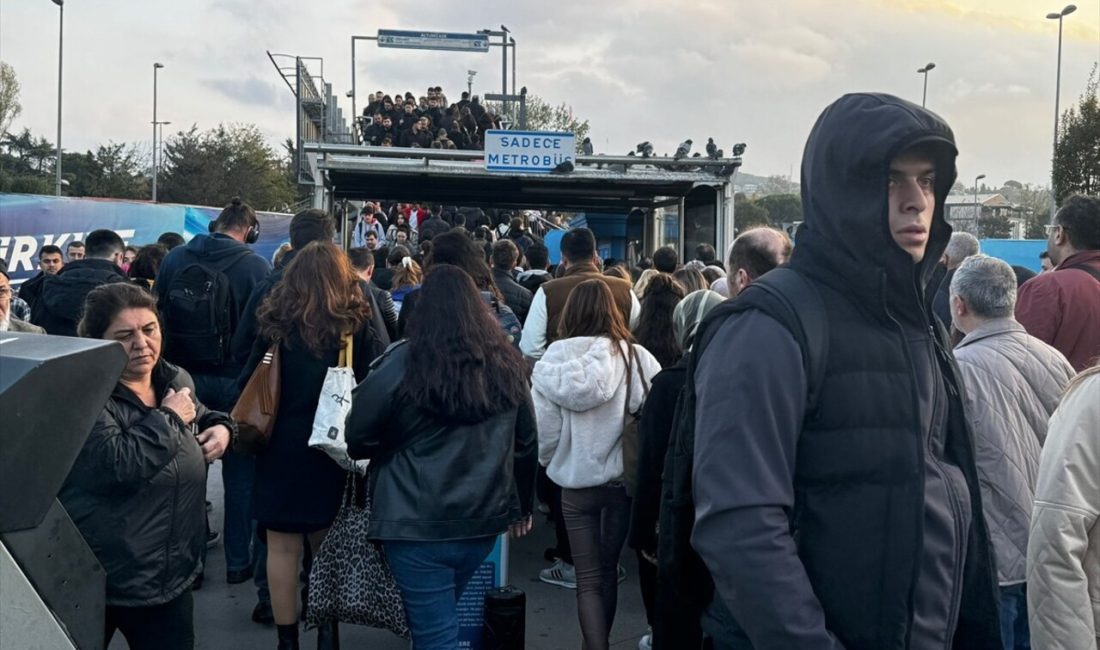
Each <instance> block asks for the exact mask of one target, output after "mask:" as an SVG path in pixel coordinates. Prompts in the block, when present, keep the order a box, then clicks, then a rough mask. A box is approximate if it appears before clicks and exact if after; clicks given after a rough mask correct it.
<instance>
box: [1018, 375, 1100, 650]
mask: <svg viewBox="0 0 1100 650" xmlns="http://www.w3.org/2000/svg"><path fill="white" fill-rule="evenodd" d="M1027 583H1028V585H1027V589H1028V594H1027V596H1028V603H1027V605H1028V615H1029V620H1030V623H1031V644H1032V647H1034V648H1036V649H1037V650H1051V649H1056V650H1096V649H1097V648H1100V636H1098V634H1100V373H1098V374H1093V375H1092V376H1090V377H1088V378H1087V379H1085V380H1084V381H1083V382H1082V383H1080V384H1078V385H1077V386H1075V387H1074V388H1073V389H1071V391H1070V392H1069V394H1067V395H1066V396H1065V398H1064V399H1063V400H1062V404H1061V406H1059V407H1058V410H1057V411H1055V413H1054V416H1053V417H1051V419H1050V428H1049V430H1048V432H1047V440H1046V445H1045V446H1044V447H1043V454H1042V458H1041V460H1040V462H1039V483H1038V485H1037V487H1036V489H1035V511H1034V513H1033V515H1032V519H1031V536H1030V538H1029V540H1028V553H1027Z"/></svg>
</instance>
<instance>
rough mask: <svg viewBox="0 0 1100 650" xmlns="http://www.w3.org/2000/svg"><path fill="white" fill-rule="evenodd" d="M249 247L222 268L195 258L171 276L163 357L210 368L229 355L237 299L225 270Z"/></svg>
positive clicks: (175, 362) (165, 314)
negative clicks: (202, 262) (196, 260)
mask: <svg viewBox="0 0 1100 650" xmlns="http://www.w3.org/2000/svg"><path fill="white" fill-rule="evenodd" d="M250 253H251V251H247V250H245V251H241V254H240V255H238V256H236V257H234V258H232V259H231V260H230V261H229V262H228V263H227V264H225V265H224V266H222V268H216V267H214V266H211V265H210V264H199V263H197V262H195V263H191V264H188V265H187V266H185V267H183V268H182V269H181V270H180V271H179V272H177V273H176V274H175V275H174V276H173V277H172V279H171V281H170V283H169V285H168V289H167V291H166V292H165V301H164V304H165V308H164V314H163V316H164V320H165V358H166V359H168V360H169V361H171V362H172V363H174V364H176V365H179V366H183V367H184V368H187V369H189V370H190V369H195V368H198V369H214V368H217V367H220V366H222V365H223V364H224V363H226V362H227V361H228V360H229V359H230V358H231V354H230V342H231V341H232V339H233V331H234V330H235V329H236V326H237V307H236V305H237V303H236V300H235V299H234V296H233V290H232V288H231V286H230V283H229V276H227V275H226V272H227V271H229V269H230V268H232V266H233V265H234V264H236V263H237V262H239V261H240V260H242V259H244V257H245V256H247V255H249V254H250Z"/></svg>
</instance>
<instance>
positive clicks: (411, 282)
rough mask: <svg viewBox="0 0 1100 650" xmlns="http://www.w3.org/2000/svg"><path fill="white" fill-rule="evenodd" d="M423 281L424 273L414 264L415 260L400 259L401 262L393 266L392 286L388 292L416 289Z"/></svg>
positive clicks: (408, 258) (409, 258)
mask: <svg viewBox="0 0 1100 650" xmlns="http://www.w3.org/2000/svg"><path fill="white" fill-rule="evenodd" d="M405 260H408V261H407V262H406V261H405ZM423 280H424V273H423V272H422V271H421V270H420V265H419V264H417V263H416V260H414V259H413V258H411V257H402V258H401V261H399V262H398V263H397V264H396V265H394V266H393V285H392V287H391V288H390V290H391V291H397V290H398V289H407V288H412V287H418V286H420V283H421V282H423Z"/></svg>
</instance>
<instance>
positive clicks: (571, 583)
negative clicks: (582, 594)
mask: <svg viewBox="0 0 1100 650" xmlns="http://www.w3.org/2000/svg"><path fill="white" fill-rule="evenodd" d="M539 580H541V581H543V582H545V583H546V584H548V585H556V586H558V587H565V588H566V589H576V588H577V570H576V569H574V568H573V565H572V564H566V563H565V562H563V561H561V560H558V561H557V562H554V564H553V565H552V566H551V567H550V568H549V569H543V570H542V571H539Z"/></svg>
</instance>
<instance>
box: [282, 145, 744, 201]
mask: <svg viewBox="0 0 1100 650" xmlns="http://www.w3.org/2000/svg"><path fill="white" fill-rule="evenodd" d="M304 151H305V152H307V154H309V155H312V156H316V158H315V160H316V166H317V167H316V168H317V170H318V171H319V172H323V174H324V178H325V185H326V186H327V187H328V188H329V189H330V190H331V191H332V193H333V197H334V198H335V199H337V200H341V199H351V200H363V199H379V200H389V201H401V202H421V203H441V204H446V205H471V206H477V205H484V206H490V205H491V206H494V207H502V208H511V209H524V208H531V209H536V208H541V209H553V210H562V211H572V212H582V211H583V212H629V211H630V210H632V209H634V208H652V207H657V206H660V205H669V204H674V203H676V202H678V201H679V199H680V198H681V197H683V196H686V195H687V194H688V192H690V191H691V190H692V189H693V188H695V187H697V186H699V185H709V186H720V185H723V184H727V183H729V176H730V175H731V174H732V173H733V172H734V171H735V170H736V169H737V167H739V166H740V164H741V160H740V158H729V159H723V160H717V161H711V160H703V161H700V160H699V159H689V160H682V161H674V160H673V159H672V158H667V157H660V158H658V157H652V158H647V159H645V161H644V164H643V162H642V161H643V159H642V158H640V157H624V156H579V157H578V158H577V166H576V167H575V169H574V170H573V171H571V172H566V173H551V174H532V173H515V172H503V173H502V172H489V171H486V169H485V167H484V163H483V161H482V160H481V157H482V154H481V152H473V151H438V150H431V151H429V150H419V149H394V148H389V147H387V148H378V147H364V146H358V145H328V144H307V145H306V146H305V147H304Z"/></svg>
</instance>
